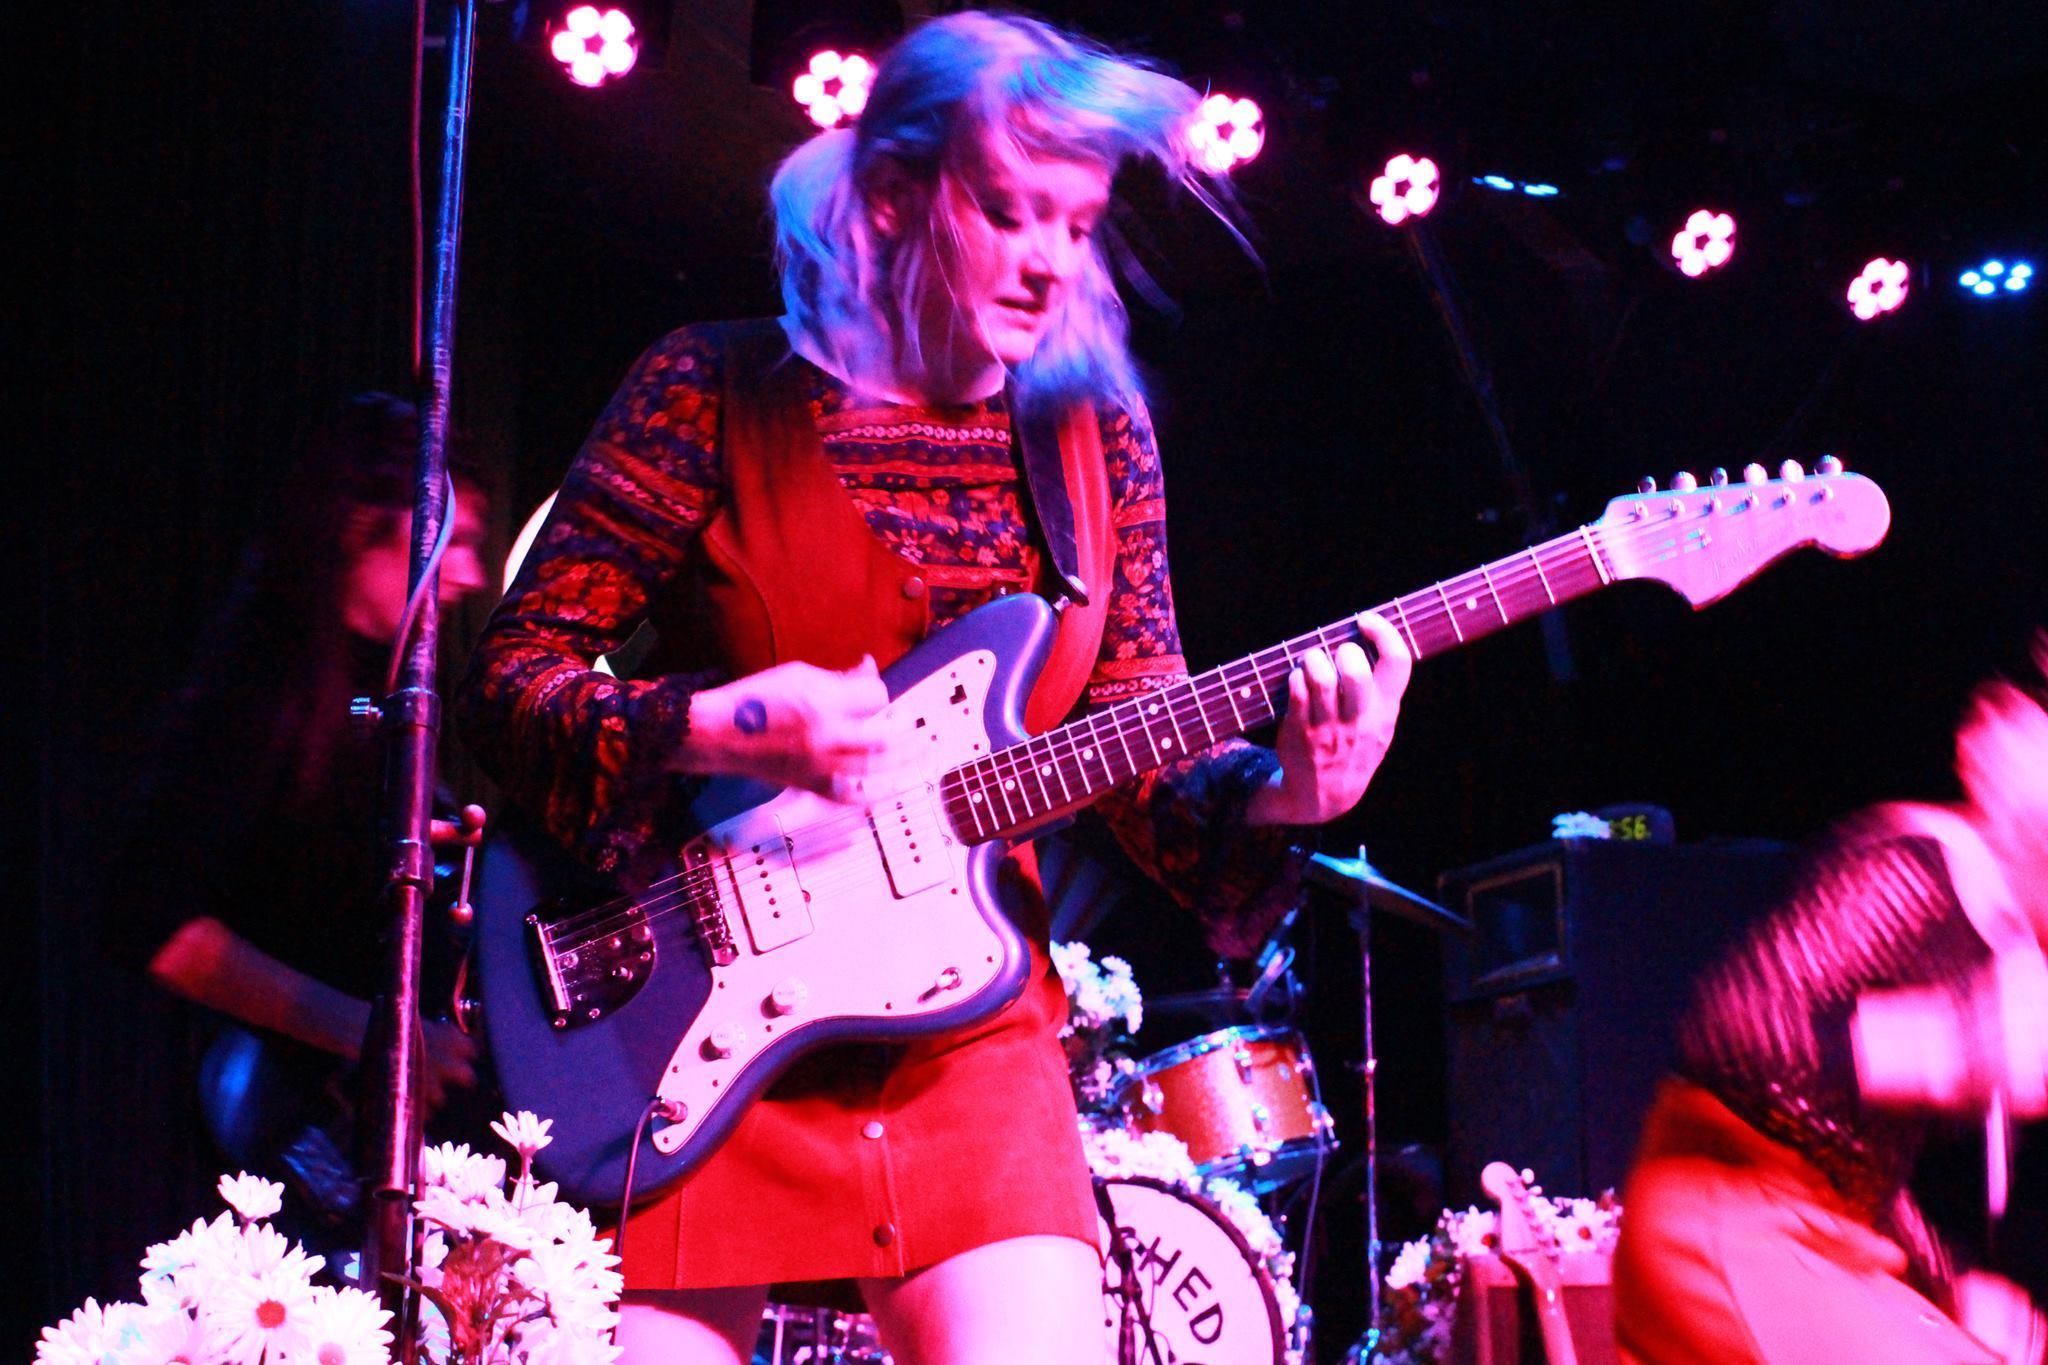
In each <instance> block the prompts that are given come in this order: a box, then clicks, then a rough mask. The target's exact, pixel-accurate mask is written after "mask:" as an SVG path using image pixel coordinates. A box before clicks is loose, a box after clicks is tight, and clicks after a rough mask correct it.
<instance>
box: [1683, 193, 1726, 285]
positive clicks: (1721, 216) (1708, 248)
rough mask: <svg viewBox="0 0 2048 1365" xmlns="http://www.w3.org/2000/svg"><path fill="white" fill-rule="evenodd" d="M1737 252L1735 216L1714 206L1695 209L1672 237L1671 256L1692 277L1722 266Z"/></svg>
mask: <svg viewBox="0 0 2048 1365" xmlns="http://www.w3.org/2000/svg"><path fill="white" fill-rule="evenodd" d="M1734 255H1735V219H1734V218H1733V217H1732V216H1730V215H1729V214H1725V213H1716V212H1714V211H1713V210H1712V209H1695V210H1694V211H1693V215H1692V217H1690V218H1688V219H1686V220H1685V226H1684V227H1683V228H1680V229H1679V231H1678V235H1677V236H1676V237H1673V238H1672V239H1671V259H1672V260H1674V261H1676V262H1677V263H1678V268H1679V270H1680V271H1682V272H1683V273H1684V274H1685V275H1686V276H1688V277H1689V278H1691V279H1695V280H1696V279H1698V278H1699V277H1700V276H1702V275H1704V274H1706V273H1707V272H1708V271H1709V270H1719V269H1720V268H1721V267H1722V266H1724V265H1726V264H1728V262H1729V261H1730V260H1731V259H1732V258H1733V257H1734Z"/></svg>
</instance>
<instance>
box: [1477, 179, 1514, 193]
mask: <svg viewBox="0 0 2048 1365" xmlns="http://www.w3.org/2000/svg"><path fill="white" fill-rule="evenodd" d="M1472 183H1473V184H1475V185H1484V186H1486V188H1488V189H1490V190H1511V189H1513V188H1514V187H1515V182H1514V181H1512V180H1510V179H1508V178H1507V177H1506V176H1504V175H1475V176H1473V177H1472Z"/></svg>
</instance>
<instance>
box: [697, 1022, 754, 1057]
mask: <svg viewBox="0 0 2048 1365" xmlns="http://www.w3.org/2000/svg"><path fill="white" fill-rule="evenodd" d="M746 1045H747V1031H746V1030H745V1029H744V1028H741V1027H740V1026H739V1025H738V1024H735V1023H732V1022H731V1021H730V1020H728V1021H727V1022H725V1023H723V1024H720V1025H718V1027H716V1028H714V1029H712V1030H711V1036H710V1037H709V1038H706V1039H705V1040H704V1049H705V1051H707V1052H709V1053H710V1054H711V1055H712V1056H713V1057H720V1058H723V1057H730V1056H732V1054H733V1053H735V1052H738V1051H739V1050H740V1049H741V1048H743V1047H745V1046H746Z"/></svg>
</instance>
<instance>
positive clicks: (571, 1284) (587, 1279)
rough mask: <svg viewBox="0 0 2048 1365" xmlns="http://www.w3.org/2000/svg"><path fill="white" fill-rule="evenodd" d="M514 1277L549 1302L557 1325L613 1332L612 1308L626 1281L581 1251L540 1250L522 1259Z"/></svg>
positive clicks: (562, 1248)
mask: <svg viewBox="0 0 2048 1365" xmlns="http://www.w3.org/2000/svg"><path fill="white" fill-rule="evenodd" d="M603 1259H604V1260H606V1261H610V1260H614V1259H615V1258H613V1257H610V1256H606V1257H604V1258H603ZM513 1273H514V1274H516V1275H517V1276H518V1278H519V1282H520V1283H521V1284H522V1285H524V1286H525V1287H526V1290H527V1292H528V1293H530V1294H532V1295H533V1296H534V1297H536V1298H540V1299H545V1300H546V1301H547V1304H548V1312H549V1314H550V1315H551V1316H552V1317H553V1318H554V1319H555V1320H556V1321H557V1322H561V1323H566V1322H575V1323H577V1324H580V1325H587V1326H592V1327H597V1328H598V1329H599V1330H602V1331H606V1332H609V1331H610V1330H611V1323H612V1321H614V1320H615V1319H616V1314H615V1313H614V1312H613V1311H612V1307H611V1305H612V1302H613V1301H614V1300H615V1299H617V1298H618V1296H619V1291H620V1289H621V1287H622V1284H623V1281H622V1280H621V1278H620V1276H619V1273H618V1272H617V1271H616V1270H612V1269H610V1268H609V1267H607V1266H605V1265H603V1264H600V1263H595V1262H592V1261H590V1260H588V1259H586V1258H585V1256H584V1254H583V1251H582V1249H581V1248H578V1247H573V1246H560V1245H543V1246H537V1247H535V1248H533V1250H531V1251H529V1252H528V1253H527V1254H526V1255H525V1256H524V1257H522V1258H520V1260H519V1262H518V1264H517V1265H516V1266H514V1267H513Z"/></svg>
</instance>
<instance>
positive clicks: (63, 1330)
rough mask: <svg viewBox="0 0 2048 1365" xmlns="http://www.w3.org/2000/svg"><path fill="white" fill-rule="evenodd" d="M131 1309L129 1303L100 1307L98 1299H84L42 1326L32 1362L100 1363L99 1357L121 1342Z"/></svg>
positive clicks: (48, 1364)
mask: <svg viewBox="0 0 2048 1365" xmlns="http://www.w3.org/2000/svg"><path fill="white" fill-rule="evenodd" d="M134 1312H135V1305H134V1304H132V1303H110V1304H108V1305H107V1306H106V1307H104V1308H102V1307H100V1305H99V1302H98V1300H96V1299H87V1300H86V1301H85V1304H84V1305H83V1306H82V1307H81V1308H79V1310H78V1311H77V1312H75V1313H73V1314H72V1315H71V1316H70V1317H68V1318H66V1319H65V1320H64V1321H62V1322H60V1323H58V1324H56V1325H55V1326H54V1327H45V1328H44V1329H43V1335H42V1339H41V1340H40V1341H38V1342H37V1343H36V1365H100V1360H101V1358H102V1357H103V1356H105V1355H107V1354H108V1353H109V1352H111V1351H113V1350H115V1349H117V1348H118V1347H119V1346H120V1345H121V1338H122V1337H123V1335H125V1333H126V1332H127V1328H128V1320H129V1317H130V1315H131V1314H132V1313H134Z"/></svg>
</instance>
